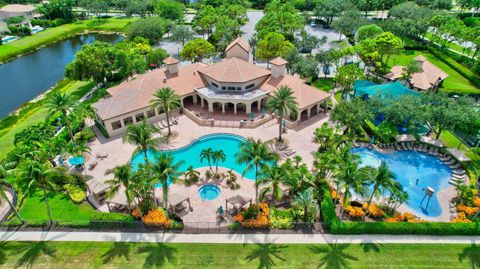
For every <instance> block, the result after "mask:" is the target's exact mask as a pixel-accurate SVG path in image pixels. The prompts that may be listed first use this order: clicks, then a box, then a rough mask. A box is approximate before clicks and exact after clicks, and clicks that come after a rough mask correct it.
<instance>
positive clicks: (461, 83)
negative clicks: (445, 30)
mask: <svg viewBox="0 0 480 269" xmlns="http://www.w3.org/2000/svg"><path fill="white" fill-rule="evenodd" d="M418 55H423V56H425V57H426V58H427V59H428V60H429V61H430V62H431V63H433V64H434V65H436V66H437V67H439V68H440V69H442V70H443V71H444V72H446V73H447V74H448V77H447V78H446V79H445V80H444V81H443V85H442V87H441V88H440V91H443V92H446V93H450V94H453V93H457V94H480V89H479V88H477V87H476V86H475V85H474V84H472V83H471V82H470V81H469V80H468V79H466V78H465V77H463V76H462V75H461V74H460V73H458V72H457V71H455V70H453V69H452V68H451V67H450V66H448V65H447V64H445V63H444V62H443V61H441V60H440V59H438V58H437V57H436V56H435V55H433V54H431V53H429V52H428V51H418V50H406V51H405V52H404V53H403V54H401V55H393V56H392V57H390V62H389V66H394V65H406V64H407V63H408V62H409V61H410V60H411V59H413V58H414V57H416V56H418ZM462 68H465V67H462ZM465 69H466V68H465ZM466 71H468V72H471V71H470V70H466Z"/></svg>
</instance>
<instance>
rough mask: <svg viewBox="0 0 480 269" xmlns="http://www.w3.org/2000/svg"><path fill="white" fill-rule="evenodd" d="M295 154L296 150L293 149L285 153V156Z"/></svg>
mask: <svg viewBox="0 0 480 269" xmlns="http://www.w3.org/2000/svg"><path fill="white" fill-rule="evenodd" d="M295 152H296V151H295V150H293V149H290V150H287V151H284V153H285V155H287V156H292V155H293V154H295Z"/></svg>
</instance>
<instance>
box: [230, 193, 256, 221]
mask: <svg viewBox="0 0 480 269" xmlns="http://www.w3.org/2000/svg"><path fill="white" fill-rule="evenodd" d="M229 204H230V205H231V206H232V208H231V209H229V208H228V205H229ZM247 204H252V199H251V198H248V197H245V196H241V195H238V194H237V195H235V196H232V197H229V198H227V199H225V209H226V210H227V213H229V214H230V215H231V216H234V215H235V214H236V213H238V211H240V210H241V209H242V208H243V207H244V206H245V205H247ZM232 209H233V210H232Z"/></svg>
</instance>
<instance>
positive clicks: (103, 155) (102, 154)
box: [95, 151, 108, 159]
mask: <svg viewBox="0 0 480 269" xmlns="http://www.w3.org/2000/svg"><path fill="white" fill-rule="evenodd" d="M95 157H97V159H105V158H107V157H108V153H105V152H101V151H99V152H97V154H96V155H95Z"/></svg>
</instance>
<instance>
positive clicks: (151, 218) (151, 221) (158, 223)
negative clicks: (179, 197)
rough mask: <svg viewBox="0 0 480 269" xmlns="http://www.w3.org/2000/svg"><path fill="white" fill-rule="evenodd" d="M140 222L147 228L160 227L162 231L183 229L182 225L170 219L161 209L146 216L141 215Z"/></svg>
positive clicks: (151, 211)
mask: <svg viewBox="0 0 480 269" xmlns="http://www.w3.org/2000/svg"><path fill="white" fill-rule="evenodd" d="M142 222H143V223H145V225H148V226H152V227H160V228H164V229H181V228H183V224H181V223H180V222H178V221H175V220H173V219H170V218H169V216H168V213H167V212H166V211H165V210H164V209H163V208H157V209H153V210H150V211H149V212H148V213H147V214H146V215H143V217H142Z"/></svg>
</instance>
